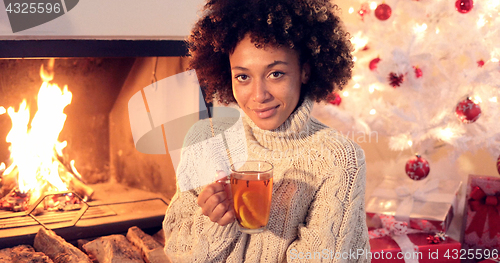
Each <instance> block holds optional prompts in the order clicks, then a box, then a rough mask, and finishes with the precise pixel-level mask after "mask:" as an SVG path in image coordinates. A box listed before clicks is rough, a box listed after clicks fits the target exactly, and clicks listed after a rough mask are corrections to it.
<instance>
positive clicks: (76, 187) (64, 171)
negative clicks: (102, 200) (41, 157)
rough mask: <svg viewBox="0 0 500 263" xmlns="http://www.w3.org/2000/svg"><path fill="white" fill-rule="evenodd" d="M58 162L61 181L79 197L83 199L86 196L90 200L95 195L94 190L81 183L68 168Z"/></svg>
mask: <svg viewBox="0 0 500 263" xmlns="http://www.w3.org/2000/svg"><path fill="white" fill-rule="evenodd" d="M57 161H58V162H59V176H60V177H61V180H62V181H63V182H64V183H66V184H67V185H68V188H69V189H72V190H73V191H75V193H77V194H78V195H79V196H81V197H82V198H83V197H85V196H86V197H88V200H90V199H91V197H92V195H93V194H94V189H92V187H90V186H88V185H86V184H85V183H83V182H82V181H80V179H78V178H77V177H76V176H75V175H74V174H73V172H72V171H71V170H68V167H67V166H66V165H64V164H63V163H62V162H61V161H60V160H59V159H57Z"/></svg>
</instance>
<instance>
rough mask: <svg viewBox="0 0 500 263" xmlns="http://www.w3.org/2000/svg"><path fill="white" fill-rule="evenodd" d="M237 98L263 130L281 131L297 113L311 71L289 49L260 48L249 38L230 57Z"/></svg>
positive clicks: (244, 109)
mask: <svg viewBox="0 0 500 263" xmlns="http://www.w3.org/2000/svg"><path fill="white" fill-rule="evenodd" d="M229 62H230V64H231V76H232V85H233V95H234V98H235V99H236V101H237V103H238V105H239V106H240V108H241V109H243V111H244V112H245V114H246V115H247V116H248V117H250V119H251V120H252V121H253V122H254V123H255V124H256V125H257V126H258V127H259V128H261V129H264V130H273V129H276V128H278V127H279V126H280V125H281V124H283V123H284V122H285V120H286V119H287V118H288V116H290V114H291V113H292V112H293V110H294V109H295V107H296V106H297V103H298V101H299V97H300V87H301V85H302V83H306V82H307V75H308V72H307V71H308V67H307V66H304V67H301V65H300V62H299V56H298V53H297V52H296V51H294V50H292V49H289V48H273V47H265V48H256V47H255V45H254V43H252V42H251V41H250V37H249V36H248V35H247V36H246V37H245V38H244V39H243V40H241V41H240V42H239V43H238V44H237V45H236V48H235V49H234V52H233V53H232V54H230V55H229Z"/></svg>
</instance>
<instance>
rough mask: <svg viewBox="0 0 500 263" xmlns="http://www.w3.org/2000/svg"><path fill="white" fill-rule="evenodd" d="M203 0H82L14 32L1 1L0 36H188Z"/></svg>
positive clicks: (1, 37) (115, 37)
mask: <svg viewBox="0 0 500 263" xmlns="http://www.w3.org/2000/svg"><path fill="white" fill-rule="evenodd" d="M203 2H204V1H203V0H183V1H179V0H80V1H79V2H78V4H77V5H76V6H75V7H74V8H73V9H71V10H70V11H69V12H68V13H66V14H64V15H63V16H61V17H58V18H56V19H54V20H52V21H49V22H47V23H45V24H42V25H39V26H36V27H34V28H30V29H27V30H24V31H21V32H17V33H15V34H14V33H12V29H11V27H10V22H9V19H8V16H7V12H6V10H5V8H4V7H5V6H4V5H3V3H2V4H0V39H26V38H30V39H31V38H36V39H45V38H62V39H65V38H75V37H83V38H97V39H137V38H139V39H151V38H153V39H157V38H161V39H184V38H185V36H187V35H188V33H189V31H190V29H191V27H192V25H193V23H194V22H195V21H196V19H197V15H198V14H199V10H201V8H202V7H203Z"/></svg>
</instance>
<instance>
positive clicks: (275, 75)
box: [269, 71, 285, 79]
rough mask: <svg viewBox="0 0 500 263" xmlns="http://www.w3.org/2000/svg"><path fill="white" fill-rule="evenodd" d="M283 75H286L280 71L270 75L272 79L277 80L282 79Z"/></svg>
mask: <svg viewBox="0 0 500 263" xmlns="http://www.w3.org/2000/svg"><path fill="white" fill-rule="evenodd" d="M283 75H285V73H283V72H280V71H274V72H271V74H269V77H270V78H272V79H277V78H280V77H282V76H283Z"/></svg>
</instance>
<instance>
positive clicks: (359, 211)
mask: <svg viewBox="0 0 500 263" xmlns="http://www.w3.org/2000/svg"><path fill="white" fill-rule="evenodd" d="M335 8H336V6H335V5H333V4H331V3H330V2H329V1H321V0H299V1H296V0H290V1H287V0H277V1H259V0H225V1H217V0H214V1H209V2H208V3H207V4H206V6H205V10H204V13H203V17H202V18H201V19H200V20H199V21H198V22H197V24H196V25H195V27H194V29H193V31H192V34H191V36H190V38H189V41H188V44H189V49H190V52H191V55H192V61H191V68H193V69H195V70H196V72H197V75H198V78H199V81H200V85H201V86H202V87H204V92H205V95H206V99H207V100H212V99H213V98H216V99H218V101H219V102H221V103H224V104H230V103H234V102H236V103H237V105H238V106H239V107H240V108H241V110H242V111H243V112H244V113H245V116H244V118H243V119H244V128H245V135H246V138H245V140H246V144H247V151H248V159H258V160H267V161H269V162H270V163H272V164H273V166H274V172H273V173H274V186H273V199H272V206H271V212H270V218H269V223H268V225H267V230H266V231H264V232H261V233H258V234H252V235H249V234H244V233H241V232H240V231H238V227H237V223H236V222H235V214H234V211H233V208H232V205H231V200H230V198H229V196H228V194H227V185H225V184H223V183H218V182H214V183H212V184H209V185H207V186H205V187H200V188H197V189H194V190H192V191H186V192H181V191H179V190H178V191H177V193H176V195H175V196H174V198H173V199H172V202H171V204H170V206H169V208H168V211H167V213H166V216H165V221H164V225H163V228H164V231H165V236H166V246H165V252H166V253H167V255H168V256H169V257H170V258H171V259H172V261H173V262H244V261H245V262H287V261H293V262H300V261H308V262H309V261H311V259H314V260H313V261H324V262H340V261H348V262H367V261H369V259H368V258H367V257H366V256H365V255H366V253H367V252H368V251H369V243H368V235H367V227H366V224H365V210H364V192H365V160H364V153H363V151H362V150H361V149H360V147H359V146H357V145H356V144H355V143H353V142H352V141H350V140H349V139H347V138H344V137H342V136H341V135H339V134H338V133H337V132H336V131H334V130H332V129H330V128H328V127H327V126H325V125H323V124H321V123H320V122H318V121H317V120H316V119H314V118H313V117H311V116H310V113H311V109H312V105H313V102H314V101H318V102H319V101H322V100H326V99H327V97H328V95H329V94H331V92H332V91H333V90H334V89H341V88H342V87H343V86H344V85H345V84H346V83H347V81H348V80H349V79H350V77H351V68H352V66H353V62H352V57H351V54H350V49H351V46H350V43H349V41H348V40H347V35H346V33H345V32H344V30H343V28H342V27H341V22H340V20H339V18H338V17H337V16H336V15H335V14H334V13H333V11H334V9H335ZM195 126H196V127H195V128H192V129H191V131H190V133H189V134H188V135H187V136H186V139H185V144H186V145H188V144H191V143H192V142H193V141H195V140H199V139H200V138H202V139H207V138H209V137H210V136H211V134H213V132H211V131H210V129H211V126H210V123H209V122H208V121H206V120H205V121H201V122H199V123H197V125H195ZM224 126H225V123H221V122H214V123H213V126H212V127H213V128H214V129H218V130H223V129H224ZM207 150H208V149H207ZM196 156H199V153H197V152H193V151H188V150H183V152H182V157H181V163H180V165H179V169H178V173H189V172H192V171H193V170H192V169H190V167H193V166H196V165H197V161H196V160H197V158H198V157H196ZM207 173H211V171H207ZM212 173H213V172H212ZM361 252H363V253H364V255H360V253H361Z"/></svg>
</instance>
